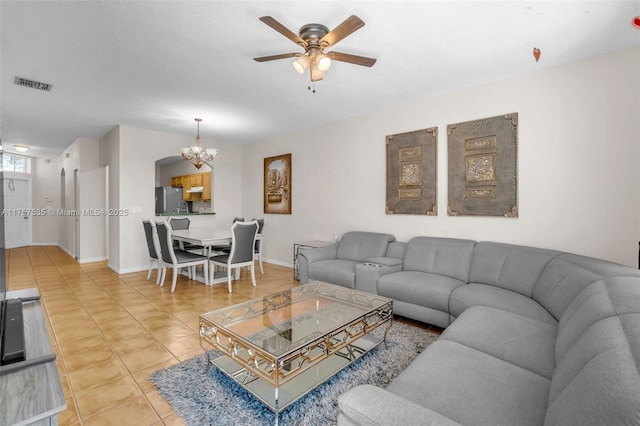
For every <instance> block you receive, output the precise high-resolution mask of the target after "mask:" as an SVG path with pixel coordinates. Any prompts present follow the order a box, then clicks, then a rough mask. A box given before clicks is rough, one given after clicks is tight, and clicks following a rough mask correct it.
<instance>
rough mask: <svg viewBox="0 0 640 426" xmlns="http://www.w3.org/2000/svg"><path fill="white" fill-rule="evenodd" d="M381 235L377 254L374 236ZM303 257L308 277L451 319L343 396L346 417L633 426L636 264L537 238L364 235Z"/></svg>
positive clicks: (639, 315) (639, 314) (639, 364)
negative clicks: (404, 360) (389, 377)
mask: <svg viewBox="0 0 640 426" xmlns="http://www.w3.org/2000/svg"><path fill="white" fill-rule="evenodd" d="M361 238H362V239H361ZM383 240H386V241H387V245H386V251H384V252H383V253H382V254H381V250H380V247H379V246H377V245H375V244H371V242H372V241H376V242H378V243H380V242H381V241H383ZM343 244H344V246H343V247H341V245H343ZM374 245H375V246H376V249H375V250H373V246H374ZM355 247H358V248H359V249H358V250H355ZM360 250H361V251H360ZM344 253H349V254H350V256H349V259H341V258H340V257H339V256H341V254H344ZM354 253H360V254H361V255H354ZM298 260H299V268H300V277H301V282H303V283H304V282H306V281H308V280H311V279H318V280H324V281H329V282H333V283H335V284H339V285H344V286H348V287H352V288H356V289H359V290H363V291H368V292H372V293H376V294H380V295H384V296H387V297H391V298H393V299H394V313H396V314H399V315H402V316H405V317H408V318H412V319H416V320H420V321H423V322H426V323H430V324H435V325H438V326H440V327H444V328H446V329H445V330H444V332H443V333H442V335H441V337H440V338H439V339H438V340H437V341H436V342H435V343H433V344H431V345H430V346H429V347H427V349H425V350H424V351H423V352H422V353H421V354H420V355H418V357H417V358H416V359H415V360H414V361H413V362H412V363H411V364H410V365H409V367H408V368H407V369H406V370H405V371H403V372H402V373H401V374H400V375H399V376H398V377H397V378H396V379H394V380H393V381H392V382H391V383H390V384H389V385H388V386H387V387H386V389H381V388H377V387H375V386H370V385H363V386H357V387H355V388H353V389H351V390H349V391H348V392H346V393H345V394H343V395H342V396H341V397H340V399H339V406H340V410H341V412H340V416H339V419H338V424H340V425H398V424H402V425H450V424H468V425H563V426H564V425H623V424H624V425H627V424H628V425H639V424H640V370H639V368H640V271H638V270H637V269H634V268H630V267H626V266H623V265H619V264H615V263H611V262H607V261H604V260H599V259H594V258H588V257H584V256H580V255H576V254H570V253H564V252H560V251H554V250H546V249H541V248H535V247H524V246H516V245H509V244H500V243H494V242H475V241H471V240H461V239H448V238H432V237H416V238H414V239H412V240H410V241H408V242H398V241H395V239H394V238H393V236H390V235H388V234H377V233H363V232H357V233H347V234H345V235H344V236H343V237H342V239H341V240H340V241H339V242H337V243H336V244H334V245H333V247H332V246H328V247H323V248H320V249H314V250H304V251H301V252H300V255H299V257H298ZM344 260H349V261H350V262H352V263H345V262H344ZM334 277H339V278H340V279H337V280H333V281H332V278H334ZM347 278H349V279H347Z"/></svg>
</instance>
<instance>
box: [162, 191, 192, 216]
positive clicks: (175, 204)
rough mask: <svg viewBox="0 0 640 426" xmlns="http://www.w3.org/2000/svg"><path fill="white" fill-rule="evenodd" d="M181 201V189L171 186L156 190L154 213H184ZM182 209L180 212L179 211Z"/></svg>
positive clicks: (183, 204) (183, 205)
mask: <svg viewBox="0 0 640 426" xmlns="http://www.w3.org/2000/svg"><path fill="white" fill-rule="evenodd" d="M181 201H182V188H173V187H171V186H165V187H159V188H156V213H178V212H180V213H186V209H185V207H186V206H185V203H184V202H183V203H182V205H180V202H181ZM180 207H182V211H180V210H179V209H180Z"/></svg>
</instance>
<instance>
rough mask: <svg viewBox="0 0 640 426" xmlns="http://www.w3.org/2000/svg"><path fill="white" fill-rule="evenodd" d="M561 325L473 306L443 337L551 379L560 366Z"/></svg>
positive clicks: (442, 338) (441, 337) (499, 310)
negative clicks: (557, 355) (557, 353)
mask: <svg viewBox="0 0 640 426" xmlns="http://www.w3.org/2000/svg"><path fill="white" fill-rule="evenodd" d="M557 334H558V327H557V326H555V325H552V324H549V323H546V322H541V321H538V320H534V319H531V318H527V317H524V316H522V315H518V314H514V313H511V312H507V311H503V310H501V309H496V308H490V307H487V306H473V307H471V308H469V309H467V310H466V311H464V312H463V313H462V315H460V317H459V318H458V319H456V321H455V322H454V323H453V324H452V325H451V326H449V327H448V328H447V329H446V330H445V331H444V333H442V336H440V340H451V341H453V342H457V343H460V344H461V345H465V346H468V347H470V348H473V349H477V350H479V351H481V352H484V353H486V354H489V355H491V356H494V357H496V358H499V359H502V360H504V361H507V362H509V363H511V364H514V365H517V366H519V367H522V368H524V369H526V370H529V371H531V372H533V373H536V374H539V375H541V376H543V377H546V378H547V379H551V377H552V376H553V370H554V369H555V367H556V360H555V344H556V336H557Z"/></svg>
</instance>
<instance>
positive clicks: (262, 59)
mask: <svg viewBox="0 0 640 426" xmlns="http://www.w3.org/2000/svg"><path fill="white" fill-rule="evenodd" d="M301 55H302V53H281V54H279V55H271V56H261V57H259V58H253V60H254V61H257V62H267V61H275V60H276V59H286V58H294V57H296V56H301Z"/></svg>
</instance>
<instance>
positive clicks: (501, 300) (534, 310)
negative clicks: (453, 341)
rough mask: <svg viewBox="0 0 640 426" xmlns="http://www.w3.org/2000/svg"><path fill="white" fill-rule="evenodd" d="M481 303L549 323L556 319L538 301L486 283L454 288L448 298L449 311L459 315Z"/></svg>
mask: <svg viewBox="0 0 640 426" xmlns="http://www.w3.org/2000/svg"><path fill="white" fill-rule="evenodd" d="M476 305H482V306H491V307H494V308H498V309H502V310H503V311H507V312H513V313H514V314H518V315H522V316H525V317H528V318H532V319H535V320H538V321H542V322H545V323H547V324H551V325H554V326H555V325H557V323H558V321H557V320H556V319H555V318H554V317H553V315H551V314H550V313H549V312H547V311H546V310H545V309H544V308H543V307H542V306H541V305H540V304H539V303H538V302H536V301H535V300H533V299H531V298H530V297H526V296H523V295H522V294H520V293H516V292H514V291H509V290H505V289H503V288H500V287H494V286H492V285H486V284H476V283H472V284H467V285H464V286H461V287H457V288H455V289H454V290H453V291H452V292H451V298H450V299H449V313H450V314H451V315H452V316H453V317H459V316H460V315H461V314H462V312H464V311H465V310H466V309H467V308H470V307H471V306H476Z"/></svg>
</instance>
